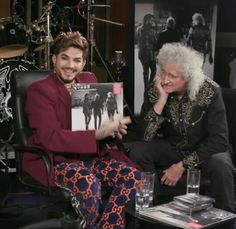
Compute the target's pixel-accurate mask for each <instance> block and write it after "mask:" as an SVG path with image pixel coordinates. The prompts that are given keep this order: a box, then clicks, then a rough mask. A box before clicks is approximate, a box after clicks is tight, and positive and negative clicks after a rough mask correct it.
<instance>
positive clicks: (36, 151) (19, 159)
mask: <svg viewBox="0 0 236 229" xmlns="http://www.w3.org/2000/svg"><path fill="white" fill-rule="evenodd" d="M13 148H14V150H15V153H16V158H17V163H19V164H18V166H17V167H18V168H17V169H18V173H19V176H20V177H22V173H23V171H22V169H21V168H22V166H20V164H21V163H22V158H23V154H24V153H32V154H36V155H38V156H39V157H41V158H42V160H43V162H44V164H45V167H46V171H47V178H48V181H49V177H50V174H51V169H50V168H51V164H52V163H51V161H50V158H49V156H48V154H47V153H46V152H45V151H43V150H42V149H41V148H39V147H30V146H22V145H16V144H14V145H13ZM17 153H18V154H17Z"/></svg>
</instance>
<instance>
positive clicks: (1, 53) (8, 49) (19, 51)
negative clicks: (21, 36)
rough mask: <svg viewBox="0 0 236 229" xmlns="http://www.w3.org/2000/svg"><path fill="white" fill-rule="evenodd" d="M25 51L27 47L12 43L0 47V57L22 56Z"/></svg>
mask: <svg viewBox="0 0 236 229" xmlns="http://www.w3.org/2000/svg"><path fill="white" fill-rule="evenodd" d="M26 51H27V47H26V46H25V45H22V44H12V45H5V46H3V47H0V58H2V59H4V58H12V57H16V56H22V55H23V54H24V53H25V52H26Z"/></svg>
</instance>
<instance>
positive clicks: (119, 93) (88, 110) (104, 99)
mask: <svg viewBox="0 0 236 229" xmlns="http://www.w3.org/2000/svg"><path fill="white" fill-rule="evenodd" d="M71 104H72V107H71V121H72V125H71V126H72V130H95V129H98V128H99V127H100V126H101V125H102V124H103V123H104V122H106V121H108V120H109V119H110V120H114V121H116V120H120V119H121V118H122V117H123V83H121V82H111V83H76V84H74V85H73V87H72V93H71Z"/></svg>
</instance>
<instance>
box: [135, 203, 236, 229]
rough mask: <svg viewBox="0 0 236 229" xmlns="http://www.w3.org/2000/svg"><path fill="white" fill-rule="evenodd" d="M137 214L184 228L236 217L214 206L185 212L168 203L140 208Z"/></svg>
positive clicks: (210, 224) (207, 225)
mask: <svg viewBox="0 0 236 229" xmlns="http://www.w3.org/2000/svg"><path fill="white" fill-rule="evenodd" d="M139 215H140V217H143V218H146V219H151V220H154V221H158V222H163V223H166V224H168V225H172V226H176V227H179V228H185V229H200V228H205V227H209V226H212V225H217V224H220V223H222V222H225V221H227V220H230V219H234V218H236V215H235V214H233V213H231V212H228V211H224V210H221V209H218V208H214V207H212V208H210V209H206V210H202V211H198V212H196V213H192V214H186V213H183V212H182V211H178V210H176V209H174V208H172V207H171V206H170V205H169V204H163V205H158V206H154V207H150V208H148V209H145V210H140V211H139Z"/></svg>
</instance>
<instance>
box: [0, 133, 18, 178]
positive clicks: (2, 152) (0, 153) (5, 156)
mask: <svg viewBox="0 0 236 229" xmlns="http://www.w3.org/2000/svg"><path fill="white" fill-rule="evenodd" d="M13 137H14V132H12V133H11V134H10V136H9V138H8V139H7V140H6V141H2V140H1V144H3V145H2V146H1V148H0V163H1V165H3V167H4V170H5V173H6V174H9V173H13V172H16V169H15V168H11V167H9V165H8V164H7V162H8V160H9V159H13V158H15V156H14V155H10V156H9V153H10V151H9V146H10V143H11V141H12V139H13ZM12 153H14V151H12ZM4 160H5V161H6V162H4Z"/></svg>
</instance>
